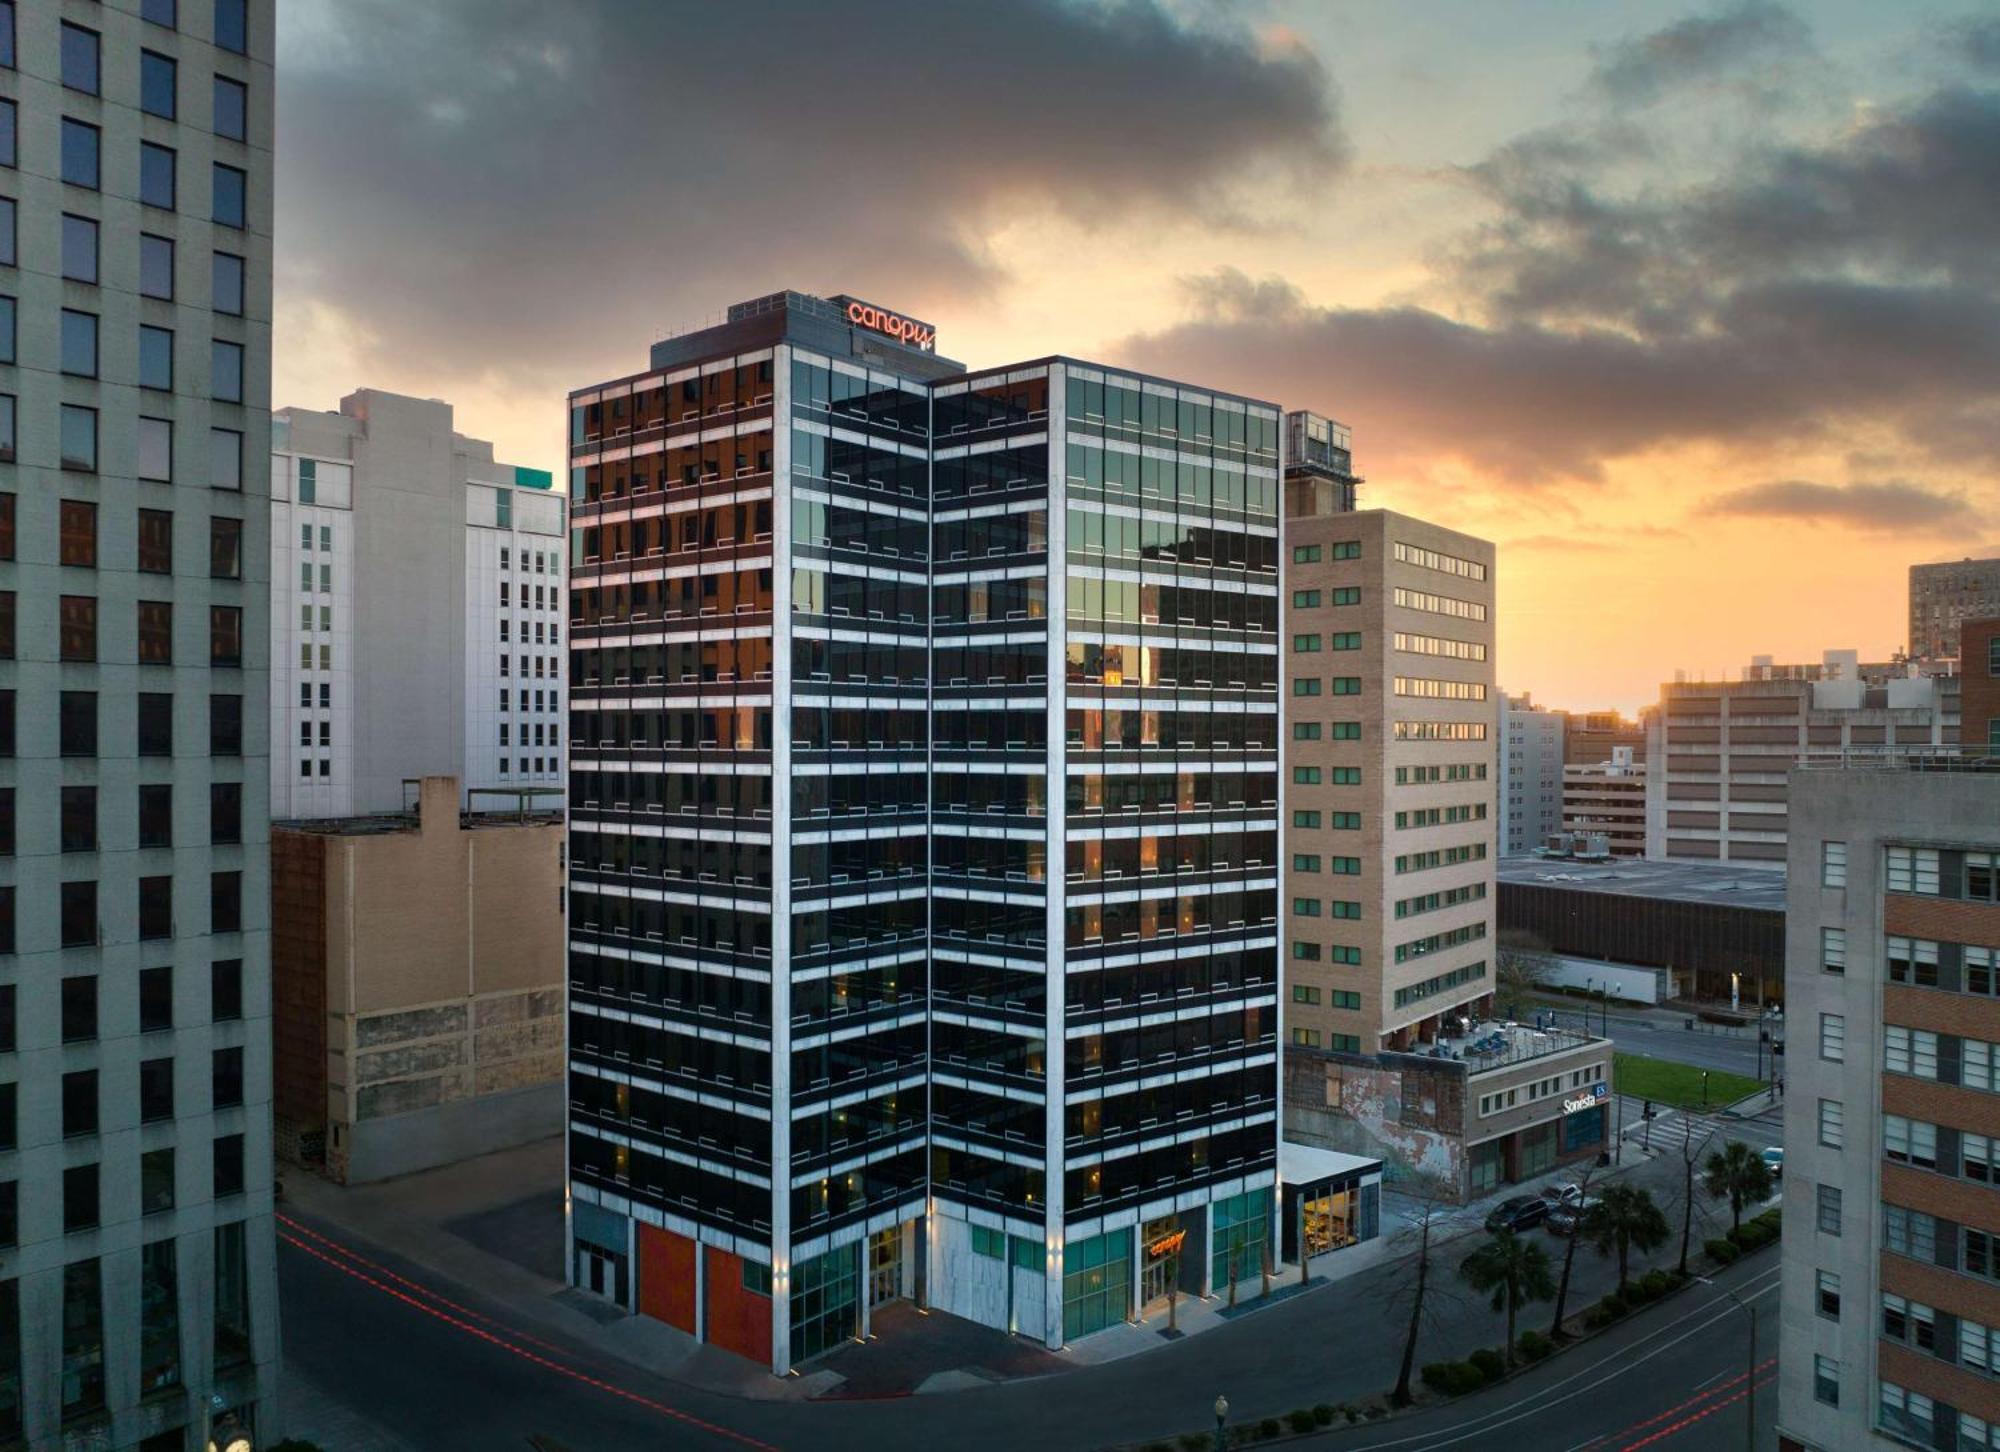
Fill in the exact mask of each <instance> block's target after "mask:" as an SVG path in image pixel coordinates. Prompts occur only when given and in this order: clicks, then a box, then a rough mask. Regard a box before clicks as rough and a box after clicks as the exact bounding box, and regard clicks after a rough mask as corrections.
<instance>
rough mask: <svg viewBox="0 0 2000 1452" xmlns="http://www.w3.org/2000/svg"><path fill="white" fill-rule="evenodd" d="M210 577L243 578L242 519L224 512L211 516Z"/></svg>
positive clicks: (209, 524) (209, 527)
mask: <svg viewBox="0 0 2000 1452" xmlns="http://www.w3.org/2000/svg"><path fill="white" fill-rule="evenodd" d="M208 577H209V578H210V579H211V580H240V579H242V578H243V521H242V520H240V519H231V518H230V517H229V516H227V515H223V514H215V515H210V516H209V520H208Z"/></svg>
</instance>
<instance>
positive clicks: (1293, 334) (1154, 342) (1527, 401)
mask: <svg viewBox="0 0 2000 1452" xmlns="http://www.w3.org/2000/svg"><path fill="white" fill-rule="evenodd" d="M1192 291H1193V294H1194V296H1195V297H1196V298H1197V299H1198V303H1199V311H1198V312H1197V314H1196V316H1194V317H1193V318H1191V319H1190V320H1189V321H1187V322H1185V323H1183V324H1180V325H1179V326H1176V327H1173V328H1169V329H1166V330H1164V331H1161V332H1157V333H1152V334H1144V335H1140V336H1138V337H1134V338H1131V339H1128V340H1126V342H1125V343H1124V344H1122V345H1121V346H1120V348H1119V349H1118V350H1117V351H1118V353H1119V355H1120V356H1121V357H1123V358H1125V359H1127V360H1129V361H1130V362H1131V363H1133V364H1134V365H1136V366H1139V367H1143V368H1146V369H1149V370H1150V371H1153V372H1156V373H1162V374H1166V375H1168V376H1174V377H1182V378H1228V379H1231V380H1232V382H1233V385H1234V386H1236V387H1239V388H1240V389H1242V391H1244V392H1246V393H1250V394H1253V395H1256V396H1259V397H1264V398H1272V399H1277V400H1280V401H1282V402H1283V403H1285V404H1286V405H1287V406H1288V407H1298V408H1313V409H1317V410H1319V411H1321V412H1325V413H1331V414H1333V415H1334V416H1335V417H1338V418H1340V419H1342V420H1344V421H1346V422H1348V423H1350V424H1353V425H1354V426H1355V427H1356V429H1357V430H1358V431H1360V432H1361V434H1362V436H1363V438H1364V439H1365V449H1366V451H1367V454H1368V456H1369V457H1373V458H1379V459H1390V460H1399V461H1400V460H1415V459H1423V458H1425V457H1426V456H1429V455H1434V454H1445V455H1451V456H1455V457H1457V458H1458V459H1460V460H1462V461H1465V462H1468V463H1472V464H1474V465H1476V466H1479V467H1482V468H1489V469H1493V470H1496V471H1499V472H1502V473H1504V474H1506V475H1507V476H1509V477H1510V478H1512V479H1514V480H1515V481H1517V482H1519V483H1524V484H1536V483H1549V482H1554V481H1557V480H1560V479H1564V478H1596V477H1598V476H1599V475H1600V473H1601V471H1602V465H1603V463H1604V461H1605V460H1607V459H1610V458H1615V457H1618V456H1621V455H1631V454H1636V453H1640V452H1643V451H1644V450H1647V449H1649V448H1654V447H1657V446H1661V445H1668V444H1673V443H1678V442H1692V441H1698V440H1709V441H1722V442H1735V443H1758V442H1768V441H1771V440H1775V439H1781V438H1789V439H1803V438H1811V437H1815V436H1817V435H1819V434H1820V433H1821V432H1822V431H1823V430H1824V429H1825V428H1826V427H1827V426H1828V424H1829V423H1831V422H1834V421H1838V420H1842V419H1847V420H1852V419H1856V418H1861V417H1867V418H1870V419H1878V420H1902V421H1905V422H1907V423H1908V424H1909V425H1910V426H1911V427H1912V428H1915V427H1918V426H1920V425H1921V423H1922V422H1923V421H1924V420H1926V419H1928V418H1929V417H1930V416H1931V414H1932V412H1933V410H1935V409H1936V408H1937V407H1938V406H1939V403H1940V400H1942V399H1948V398H1966V399H1970V398H1982V397H1990V396H1992V395H1993V393H1994V391H1995V390H1996V389H2000V305H1996V303H1995V301H1994V300H1993V299H1992V298H1991V297H1988V296H1985V295H1982V294H1978V293H1974V292H1970V291H1965V290H1956V289H1950V288H1933V289H1926V288H1890V287H1878V286H1870V285H1867V284H1862V283H1847V282H1837V281H1827V282H1808V283H1790V284H1777V285H1771V286H1767V287H1760V288H1756V289H1744V290H1742V291H1740V292H1737V293H1734V294H1732V295H1731V296H1730V297H1729V298H1728V299H1727V300H1726V302H1725V304H1724V305H1722V306H1719V307H1718V308H1717V309H1716V310H1715V313H1714V324H1713V326H1711V327H1708V328H1705V329H1703V330H1700V331H1688V332H1684V333H1679V334H1676V335H1673V336H1666V337H1657V338H1645V337H1638V336H1634V335H1633V334H1631V333H1629V332H1625V331H1619V330H1614V329H1611V328H1608V327H1570V326H1565V327H1552V326H1544V325H1539V324H1532V323H1527V322H1513V323H1508V324H1504V325H1485V326H1482V325H1480V324H1478V323H1472V322H1465V321H1460V320H1456V319H1452V318H1447V317H1444V316H1442V315H1441V314H1439V313H1436V312H1433V311H1430V310H1427V309H1423V308H1415V307H1407V308H1325V307H1316V306H1313V305H1311V304H1310V303H1308V302H1307V301H1306V300H1305V298H1304V297H1303V296H1302V295H1301V294H1300V293H1299V292H1298V291H1297V289H1295V288H1292V287H1290V286H1289V285H1288V284H1286V283H1284V282H1282V281H1279V280H1265V281H1263V282H1261V283H1260V282H1253V281H1252V280H1250V279H1249V278H1246V277H1243V276H1242V275H1241V274H1238V273H1230V272H1226V271H1225V272H1220V273H1216V274H1213V275H1210V276H1208V277H1204V278H1202V279H1200V280H1198V282H1196V283H1195V284H1194V286H1193V289H1192Z"/></svg>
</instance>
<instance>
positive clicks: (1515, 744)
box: [1496, 691, 1564, 857]
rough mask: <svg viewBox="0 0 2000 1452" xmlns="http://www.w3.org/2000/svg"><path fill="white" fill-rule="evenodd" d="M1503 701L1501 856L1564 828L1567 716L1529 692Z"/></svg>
mask: <svg viewBox="0 0 2000 1452" xmlns="http://www.w3.org/2000/svg"><path fill="white" fill-rule="evenodd" d="M1496 694H1497V695H1498V696H1499V700H1500V710H1499V713H1498V714H1499V718H1500V719H1499V728H1500V789H1499V792H1498V796H1499V798H1500V855H1501V856H1502V857H1518V856H1520V855H1521V854H1522V853H1524V852H1532V851H1534V850H1535V849H1536V848H1537V847H1539V846H1541V845H1542V843H1543V842H1545V841H1546V840H1548V838H1549V837H1551V836H1553V835H1554V834H1555V833H1556V832H1558V831H1560V830H1562V814H1563V724H1564V720H1563V714H1562V712H1560V711H1551V710H1550V709H1549V708H1548V707H1547V706H1537V705H1536V704H1535V702H1534V697H1532V696H1530V695H1528V694H1526V693H1525V692H1524V693H1523V694H1521V695H1518V696H1510V695H1508V694H1506V693H1505V692H1504V691H1502V692H1497V693H1496Z"/></svg>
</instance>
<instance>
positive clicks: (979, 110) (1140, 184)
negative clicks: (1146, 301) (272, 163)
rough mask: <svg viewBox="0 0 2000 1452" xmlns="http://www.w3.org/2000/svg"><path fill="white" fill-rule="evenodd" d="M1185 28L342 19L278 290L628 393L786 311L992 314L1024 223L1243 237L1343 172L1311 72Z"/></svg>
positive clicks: (515, 13)
mask: <svg viewBox="0 0 2000 1452" xmlns="http://www.w3.org/2000/svg"><path fill="white" fill-rule="evenodd" d="M1178 13H1179V12H1174V13H1171V14H1170V12H1169V10H1168V9H1167V8H1165V7H1164V6H1163V5H1161V4H1159V3H1155V0H1109V3H1100V4H1090V3H1076V4H1068V3H1061V0H1029V3H1023V4H1016V5H1009V6H1005V7H991V6H973V5H955V4H948V5H938V4H932V3H928V0H882V3H877V4H873V5H871V6H870V7H869V8H868V10H867V11H866V13H865V16H857V15H856V13H855V12H854V11H853V10H852V9H851V8H850V7H847V6H843V5H837V4H826V3H823V0H734V3H730V4H727V5H697V4H656V3H645V4H635V3H630V0H577V3H569V4H563V5H548V4H544V3H542V0H423V3H421V4H411V3H409V0H339V3H337V4H328V5H326V6H325V7H324V9H323V10H322V11H319V12H313V14H314V16H315V17H316V18H315V23H314V24H312V25H310V26H307V25H304V24H303V23H301V24H300V29H299V31H298V36H297V39H296V40H295V43H294V44H293V46H292V47H291V48H290V49H289V50H288V53H287V56H286V60H287V64H288V67H289V69H288V72H287V77H286V85H285V87H284V88H283V90H282V92H281V98H282V99H281V104H282V106H283V114H282V117H281V124H280V132H279V134H280V137H281V153H282V154H281V156H280V159H279V166H280V173H281V175H284V176H285V177H286V178H287V179H288V181H289V182H290V183H291V184H290V185H288V186H287V187H285V188H284V190H283V191H282V192H281V217H280V225H281V227H282V228H283V229H284V231H285V238H286V250H287V253H288V259H287V261H288V265H289V266H290V267H291V268H292V269H293V272H294V275H295V277H296V278H297V280H298V285H299V286H300V288H301V290H302V291H304V292H307V293H310V294H312V295H313V296H316V297H320V298H324V299H326V300H327V301H329V302H331V303H333V304H335V305H337V306H343V307H348V308H352V309H356V310H358V311H359V312H360V313H361V315H362V320H363V322H364V323H365V324H366V325H367V326H368V327H370V328H372V329H374V330H375V331H377V332H378V333H380V334H382V335H383V336H384V340H385V342H386V343H387V344H388V345H389V346H391V347H394V348H416V349H421V350H425V352H427V353H428V354H430V355H432V357H433V360H434V361H435V362H436V363H437V364H439V365H441V366H449V367H457V368H460V369H479V368H485V367H500V368H507V367H509V366H512V365H520V364H530V363H537V362H546V361H548V360H549V358H550V355H551V354H558V353H559V354H566V355H568V356H576V355H578V354H580V353H587V354H588V355H590V356H592V357H596V358H598V359H600V360H601V362H599V363H598V364H595V365H593V366H597V367H605V366H613V367H615V366H618V363H619V362H636V361H637V360H635V359H632V358H631V357H630V351H629V350H630V349H631V347H632V346H633V345H634V344H636V343H639V342H643V341H644V340H645V339H646V338H648V337H650V336H652V335H654V333H655V332H656V330H657V328H658V327H659V326H661V325H663V324H668V323H682V322H688V321H693V320H695V315H696V314H698V313H701V312H706V311H710V310H713V309H716V308H718V307H719V306H720V305H721V304H723V303H726V302H728V301H730V300H733V299H735V298H737V297H743V296H754V295H755V294H757V293H759V292H763V291H770V290H775V289H778V288H782V287H788V286H789V287H801V288H805V289H808V290H822V289H824V290H829V291H831V290H851V291H854V292H858V293H863V294H868V295H873V296H878V297H880V298H881V299H882V300H883V301H884V302H887V303H890V304H892V305H895V306H899V307H904V308H908V309H909V310H911V311H920V310H921V309H923V308H926V307H933V306H935V305H937V304H938V303H939V302H941V301H943V300H946V299H948V298H950V297H952V296H954V295H961V294H966V293H976V292H979V291H981V290H985V289H990V288H991V287H993V286H994V285H995V284H996V282H997V281H998V280H999V279H998V277H997V274H996V271H995V267H994V263H993V261H992V259H991V257H990V256H989V255H988V252H987V249H986V246H985V241H984V239H985V237H986V236H987V235H988V234H989V232H990V231H992V230H993V229H995V228H997V227H999V226H1001V225H1003V224H1005V223H1006V222H1008V221H1009V220H1010V219H1012V218H1014V217H1016V216H1019V215H1021V214H1024V213H1026V214H1034V213H1039V212H1044V211H1053V212H1058V213H1061V214H1063V215H1066V216H1068V217H1070V218H1073V219H1077V220H1080V221H1082V222H1084V223H1086V224H1089V225H1104V226H1106V227H1110V226H1112V225H1117V226H1126V227H1129V226H1134V225H1146V226H1159V225H1163V224H1171V223H1172V222H1173V221H1174V220H1175V219H1176V218H1179V219H1184V220H1198V221H1202V222H1207V223H1210V224H1217V223H1220V224H1223V225H1232V224H1236V223H1239V222H1240V221H1241V219H1242V216H1243V214H1242V212H1241V211H1240V210H1239V204H1240V203H1241V202H1242V201H1243V199H1244V197H1245V195H1246V193H1247V188H1246V187H1245V185H1244V183H1245V182H1246V181H1247V180H1248V179H1249V178H1250V177H1252V176H1260V177H1263V178H1264V179H1266V180H1270V179H1272V178H1282V179H1284V180H1286V181H1289V182H1292V183H1299V184H1310V183H1313V182H1317V181H1320V180H1322V179H1324V178H1326V177H1328V176H1329V175H1331V174H1333V173H1335V172H1336V171H1337V170H1338V169H1339V168H1340V167H1341V166H1342V165H1343V163H1344V161H1345V156H1346V152H1345V143H1344V141H1343V139H1342V136H1341V132H1340V128H1339V124H1338V117H1337V114H1336V111H1337V108H1336V102H1335V98H1334V96H1333V93H1332V88H1331V83H1330V81H1329V79H1328V77H1327V75H1326V74H1325V72H1324V70H1323V69H1322V67H1321V66H1320V65H1319V63H1318V62H1317V60H1315V59H1314V58H1313V57H1312V56H1311V55H1309V54H1307V53H1305V52H1304V51H1302V50H1297V49H1284V50H1279V51H1267V50H1266V49H1264V48H1261V47H1260V46H1259V44H1258V42H1257V41H1256V39H1255V38H1254V37H1253V36H1251V35H1250V34H1249V33H1248V32H1247V31H1245V30H1243V29H1241V28H1238V27H1237V26H1236V25H1235V23H1234V22H1231V21H1229V20H1227V19H1218V18H1216V16H1215V14H1214V13H1204V15H1203V17H1202V18H1200V19H1198V20H1195V21H1187V20H1184V19H1177V18H1175V16H1176V14H1178ZM864 22H865V23H864ZM308 36H309V37H310V39H309V40H308V39H307V37H308ZM607 334H608V335H609V336H611V337H614V338H616V339H617V340H618V346H616V347H607V346H606V345H605V338H606V335H607ZM525 340H533V341H532V345H531V346H529V345H526V343H525ZM944 341H945V342H946V343H947V344H948V342H949V340H948V339H946V340H944ZM439 354H442V355H444V356H436V355H439Z"/></svg>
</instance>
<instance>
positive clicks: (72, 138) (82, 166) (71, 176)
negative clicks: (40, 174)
mask: <svg viewBox="0 0 2000 1452" xmlns="http://www.w3.org/2000/svg"><path fill="white" fill-rule="evenodd" d="M98 140H99V138H98V134H97V128H96V127H95V126H92V125H90V124H88V123H87V122H83V121H73V120H71V119H70V118H69V117H67V116H65V117H63V123H62V179H63V180H64V181H66V182H68V183H69V184H70V185H71V186H78V187H89V188H90V189H91V190H92V191H95V190H97V177H98V165H97V153H98Z"/></svg>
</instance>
